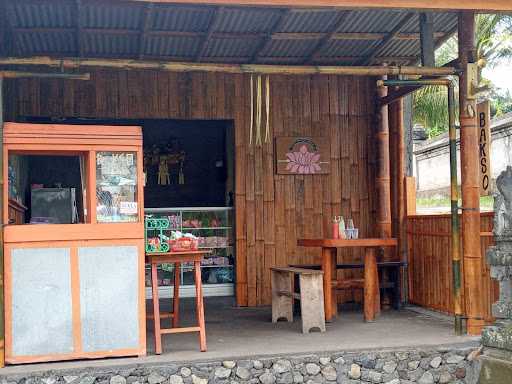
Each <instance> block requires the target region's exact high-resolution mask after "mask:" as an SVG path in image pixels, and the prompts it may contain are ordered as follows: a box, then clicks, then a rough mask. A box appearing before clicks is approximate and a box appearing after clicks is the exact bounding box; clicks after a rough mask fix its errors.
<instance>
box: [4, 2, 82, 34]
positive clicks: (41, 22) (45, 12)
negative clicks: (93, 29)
mask: <svg viewBox="0 0 512 384" xmlns="http://www.w3.org/2000/svg"><path fill="white" fill-rule="evenodd" d="M6 8H7V14H8V17H9V21H10V22H11V23H12V26H14V27H18V28H29V27H30V28H42V27H45V28H57V27H61V28H62V27H63V28H65V27H72V26H73V25H75V24H74V20H73V14H74V10H73V5H72V4H70V5H66V4H58V5H57V4H52V3H46V4H45V3H43V2H42V1H41V2H40V3H38V4H35V3H29V4H27V3H18V2H15V3H9V4H7V6H6Z"/></svg>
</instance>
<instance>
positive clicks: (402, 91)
mask: <svg viewBox="0 0 512 384" xmlns="http://www.w3.org/2000/svg"><path fill="white" fill-rule="evenodd" d="M457 30H458V26H457V25H456V26H455V27H454V28H452V29H451V30H449V31H448V32H447V33H446V35H445V36H444V37H442V38H440V39H438V40H437V41H436V44H435V46H434V51H435V50H436V49H438V48H439V47H440V46H441V45H443V44H444V43H445V42H446V41H447V40H449V39H450V38H451V37H452V36H453V35H454V34H455V32H457ZM410 62H416V63H417V59H415V61H413V60H411V61H410ZM443 67H452V68H459V59H458V58H456V59H454V60H452V61H450V62H448V63H446V64H445V65H443ZM422 79H423V80H428V79H432V77H429V76H424V77H423V78H422ZM420 88H421V87H418V86H415V87H404V88H398V89H395V90H391V89H390V90H389V92H388V95H387V96H385V97H384V98H382V99H380V100H379V102H380V104H382V105H384V104H390V103H392V102H394V101H397V100H398V99H400V98H402V97H404V96H407V95H409V94H411V93H413V92H415V91H417V90H418V89H420Z"/></svg>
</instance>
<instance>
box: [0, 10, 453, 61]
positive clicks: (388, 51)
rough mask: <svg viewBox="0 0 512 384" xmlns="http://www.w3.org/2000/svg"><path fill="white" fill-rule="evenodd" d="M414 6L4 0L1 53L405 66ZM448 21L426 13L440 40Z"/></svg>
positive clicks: (412, 46) (411, 52)
mask: <svg viewBox="0 0 512 384" xmlns="http://www.w3.org/2000/svg"><path fill="white" fill-rule="evenodd" d="M105 3H107V4H105ZM418 15H419V13H418V12H416V11H409V10H377V9H372V10H368V9H358V10H355V9H354V10H347V9H344V10H341V9H335V10H333V9H326V8H323V9H322V8H320V9H313V8H279V7H273V8H269V7H243V6H208V5H202V6H193V5H179V4H162V3H148V2H100V1H97V0H3V1H1V2H0V56H4V57H26V56H42V55H44V56H52V57H82V58H86V57H89V58H90V57H93V58H98V57H101V58H130V59H144V60H176V61H188V62H217V63H258V64H288V65H378V64H382V63H384V62H385V63H389V64H393V65H407V64H412V63H415V62H416V61H417V60H418V57H419V55H420V42H419V17H418ZM456 23H457V15H456V13H453V12H436V13H435V14H434V30H435V39H436V41H437V43H438V44H439V43H441V42H443V41H445V40H446V39H447V37H449V36H450V35H452V34H453V33H454V31H455V28H456Z"/></svg>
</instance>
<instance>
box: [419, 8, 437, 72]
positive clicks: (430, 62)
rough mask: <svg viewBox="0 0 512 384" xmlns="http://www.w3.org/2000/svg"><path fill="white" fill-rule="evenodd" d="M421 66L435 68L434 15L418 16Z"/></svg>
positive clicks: (422, 14)
mask: <svg viewBox="0 0 512 384" xmlns="http://www.w3.org/2000/svg"><path fill="white" fill-rule="evenodd" d="M420 40H421V44H420V45H421V64H422V65H423V66H425V67H433V66H435V65H436V64H435V61H436V58H435V48H434V15H433V14H432V13H421V14H420Z"/></svg>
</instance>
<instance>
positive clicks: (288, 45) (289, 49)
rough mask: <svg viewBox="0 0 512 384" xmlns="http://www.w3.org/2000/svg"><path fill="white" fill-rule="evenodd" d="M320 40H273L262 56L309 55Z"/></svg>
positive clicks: (262, 52)
mask: <svg viewBox="0 0 512 384" xmlns="http://www.w3.org/2000/svg"><path fill="white" fill-rule="evenodd" d="M318 42H319V40H316V39H308V40H272V41H271V42H270V44H268V46H267V47H266V49H264V50H262V51H261V53H260V56H267V57H307V56H309V55H310V54H311V53H312V52H313V49H315V48H316V47H317V45H318Z"/></svg>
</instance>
